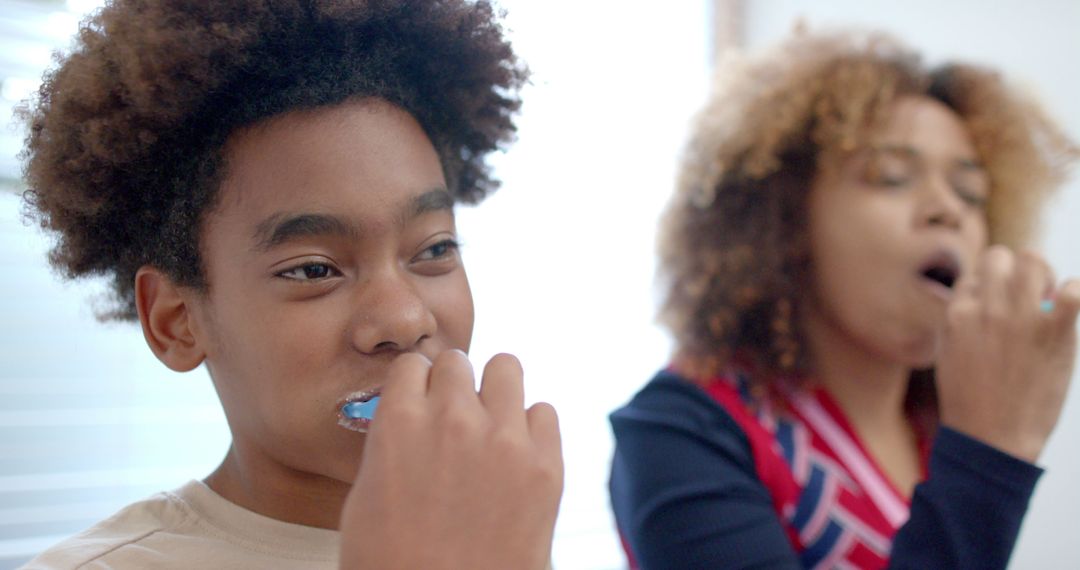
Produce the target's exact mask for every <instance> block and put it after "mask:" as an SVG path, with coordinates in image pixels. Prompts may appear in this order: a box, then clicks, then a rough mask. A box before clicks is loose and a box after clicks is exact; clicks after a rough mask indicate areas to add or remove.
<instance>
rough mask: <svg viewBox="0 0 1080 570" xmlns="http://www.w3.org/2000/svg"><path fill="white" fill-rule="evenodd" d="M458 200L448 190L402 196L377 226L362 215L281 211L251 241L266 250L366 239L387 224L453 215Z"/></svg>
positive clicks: (263, 223)
mask: <svg viewBox="0 0 1080 570" xmlns="http://www.w3.org/2000/svg"><path fill="white" fill-rule="evenodd" d="M453 207H454V199H453V197H452V196H451V194H450V192H449V191H448V190H446V189H445V188H436V189H432V190H428V191H426V192H422V193H419V194H415V195H412V196H411V197H410V196H402V200H401V201H400V203H398V204H392V205H390V209H389V210H387V211H385V212H383V213H382V214H383V216H385V217H387V218H389V219H380V220H377V221H375V223H374V224H372V223H370V222H371V220H365V219H364V218H363V217H362V216H361V217H357V216H349V215H347V214H346V213H342V212H335V211H332V210H321V209H312V208H303V209H298V210H290V211H278V212H276V213H274V214H271V215H270V216H268V217H266V218H264V219H262V220H260V221H258V222H257V223H256V224H255V228H254V231H253V232H252V233H251V240H252V243H253V244H254V249H255V250H256V251H266V250H269V249H272V248H274V247H275V246H277V245H280V244H282V243H285V242H287V241H289V240H291V239H296V238H300V237H309V236H322V235H332V236H340V237H349V238H352V239H363V238H364V237H370V234H371V233H372V232H373V231H377V230H378V229H379V228H381V227H383V226H384V225H386V224H387V223H389V224H392V225H395V226H398V227H401V226H404V225H406V224H408V223H409V222H410V221H411V220H412V219H414V218H416V217H418V216H422V215H424V214H428V213H431V212H439V211H445V212H447V213H448V214H449V215H451V216H452V215H453Z"/></svg>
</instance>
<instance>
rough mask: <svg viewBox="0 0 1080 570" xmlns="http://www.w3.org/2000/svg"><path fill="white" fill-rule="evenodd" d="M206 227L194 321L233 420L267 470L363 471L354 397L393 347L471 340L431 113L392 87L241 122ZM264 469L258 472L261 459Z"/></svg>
mask: <svg viewBox="0 0 1080 570" xmlns="http://www.w3.org/2000/svg"><path fill="white" fill-rule="evenodd" d="M226 157H227V167H226V171H225V178H224V180H223V183H222V187H221V194H220V199H219V202H218V205H217V206H216V207H215V208H214V209H213V210H212V211H211V212H210V213H209V214H208V216H207V217H206V219H205V221H204V223H203V228H202V234H201V238H202V242H201V248H202V249H201V252H202V255H203V260H204V264H205V271H206V276H207V281H208V284H209V287H208V291H207V292H206V294H205V295H197V296H195V299H194V301H193V304H194V305H195V310H194V311H193V315H194V318H193V321H192V328H193V330H194V331H195V336H196V337H197V338H198V340H199V342H201V343H202V345H203V350H204V351H205V353H206V365H207V368H208V369H209V371H210V374H211V376H212V377H213V379H214V384H215V386H216V388H217V391H218V394H219V396H220V398H221V401H222V405H223V406H224V408H225V412H226V416H227V417H228V421H229V425H230V428H231V430H232V433H233V440H234V441H233V451H232V453H233V456H234V457H233V459H239V460H240V461H241V463H242V464H243V465H244V466H245V467H246V468H247V469H250V470H253V471H255V472H257V474H258V476H259V477H261V478H266V480H267V483H269V484H271V485H272V484H273V481H274V480H275V477H276V478H277V480H278V481H288V479H289V478H290V477H292V478H296V477H297V476H300V477H304V478H309V477H310V475H317V476H322V477H327V478H330V479H331V480H337V481H341V482H345V483H351V482H352V480H353V478H354V477H355V474H356V469H357V467H358V465H359V459H360V455H361V451H362V449H363V435H361V434H358V433H355V432H351V431H348V430H346V429H344V428H342V427H340V426H339V425H338V424H337V421H338V416H337V411H338V408H339V406H340V402H341V400H342V399H343V398H344V397H346V396H348V395H349V394H352V393H355V392H358V391H366V392H370V391H375V390H378V389H379V388H380V386H381V385H382V382H383V381H384V378H385V374H386V371H387V368H388V366H389V365H390V362H391V360H392V359H394V358H395V357H396V356H398V355H400V354H402V353H405V352H419V353H422V354H424V355H426V356H428V357H429V358H434V356H435V355H437V354H438V353H440V352H442V351H444V350H448V349H453V348H457V349H461V350H465V351H467V350H468V347H469V340H470V338H471V335H472V326H473V304H472V296H471V294H470V291H469V284H468V280H467V279H466V276H465V269H464V267H463V265H462V262H461V257H460V256H459V254H458V250H457V245H456V244H457V242H456V240H457V234H456V231H455V226H454V216H453V210H452V199H451V196H450V194H449V193H448V191H447V190H446V182H445V180H444V177H443V171H442V167H441V164H440V161H439V159H438V157H437V155H436V153H435V150H434V148H433V147H432V144H431V142H430V140H429V139H428V137H427V136H426V135H425V133H424V131H423V130H422V129H421V127H420V125H419V124H417V122H416V121H415V120H414V119H413V118H412V116H410V115H409V114H408V113H406V112H405V111H403V110H401V109H400V108H397V107H395V106H392V105H390V104H389V103H386V102H384V101H381V100H365V101H351V102H346V103H344V104H341V105H338V106H335V107H328V108H320V109H316V110H312V111H301V112H294V113H290V114H287V115H284V116H281V117H278V118H274V119H271V120H269V121H267V122H264V123H261V124H259V125H256V126H255V127H253V128H249V129H246V130H243V131H240V132H237V133H235V134H234V135H233V136H232V137H231V138H230V141H229V144H228V145H227V146H226ZM253 474H254V473H253Z"/></svg>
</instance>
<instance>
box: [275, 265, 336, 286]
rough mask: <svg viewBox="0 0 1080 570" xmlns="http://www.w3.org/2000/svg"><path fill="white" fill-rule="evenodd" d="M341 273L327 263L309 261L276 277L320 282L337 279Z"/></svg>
mask: <svg viewBox="0 0 1080 570" xmlns="http://www.w3.org/2000/svg"><path fill="white" fill-rule="evenodd" d="M340 275H341V272H340V271H338V269H337V268H335V267H334V266H333V265H330V264H329V263H321V262H317V261H311V262H307V263H302V264H300V265H296V266H293V267H290V268H289V269H286V270H285V271H281V272H278V273H277V276H278V277H281V278H284V279H290V280H293V281H306V282H314V281H322V280H325V279H329V278H331V277H338V276H340Z"/></svg>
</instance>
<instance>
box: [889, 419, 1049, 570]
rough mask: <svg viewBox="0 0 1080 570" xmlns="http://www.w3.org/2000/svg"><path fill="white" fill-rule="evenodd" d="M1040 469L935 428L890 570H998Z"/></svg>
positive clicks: (1006, 556)
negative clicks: (924, 472)
mask: <svg viewBox="0 0 1080 570" xmlns="http://www.w3.org/2000/svg"><path fill="white" fill-rule="evenodd" d="M1041 475H1042V469H1040V468H1038V467H1036V466H1034V465H1032V464H1030V463H1028V462H1026V461H1022V460H1020V459H1017V458H1015V457H1013V456H1011V455H1008V454H1007V453H1004V452H1002V451H999V450H998V449H996V448H994V447H991V446H989V445H987V444H985V443H982V442H980V441H978V440H976V439H973V438H971V437H968V436H966V435H964V434H962V433H960V432H958V431H954V430H951V429H949V428H947V427H942V428H941V429H939V430H938V435H937V438H936V439H935V440H934V447H933V450H932V451H931V452H930V466H929V477H928V478H927V480H926V481H924V482H923V483H920V484H919V485H917V486H916V487H915V493H914V495H913V496H912V498H911V518H910V519H909V520H908V522H907V524H905V525H904V526H903V527H901V528H900V530H899V531H898V532H897V533H896V537H895V538H894V539H893V552H892V558H891V559H890V565H889V566H890V567H891V568H986V569H993V568H1005V567H1006V565H1007V564H1008V562H1009V557H1010V556H1011V555H1012V550H1013V546H1014V545H1015V544H1016V538H1017V535H1018V534H1019V532H1020V523H1021V522H1022V521H1023V518H1024V514H1025V513H1026V512H1027V508H1028V502H1029V500H1030V499H1031V494H1032V492H1033V491H1034V490H1035V483H1036V482H1037V481H1038V480H1039V477H1040V476H1041Z"/></svg>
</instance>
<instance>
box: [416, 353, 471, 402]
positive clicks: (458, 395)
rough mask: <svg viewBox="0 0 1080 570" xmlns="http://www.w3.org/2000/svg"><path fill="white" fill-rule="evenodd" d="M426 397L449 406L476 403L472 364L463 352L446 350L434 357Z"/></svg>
mask: <svg viewBox="0 0 1080 570" xmlns="http://www.w3.org/2000/svg"><path fill="white" fill-rule="evenodd" d="M428 396H429V397H431V398H433V399H436V400H439V401H441V402H443V403H444V404H446V405H450V406H457V405H468V403H469V402H476V385H475V380H474V376H473V368H472V363H471V362H469V358H468V357H467V356H465V353H464V352H462V351H460V350H456V349H455V350H447V351H446V352H443V353H442V354H440V355H438V356H436V357H435V362H433V363H432V365H431V381H430V382H429V383H428Z"/></svg>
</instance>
